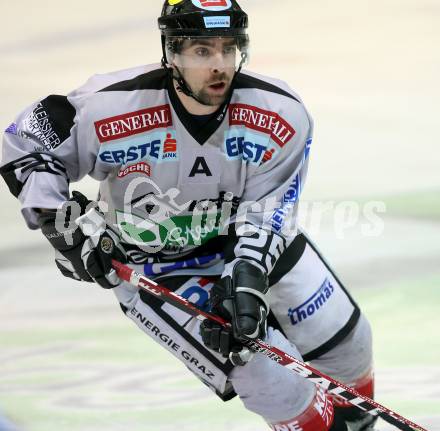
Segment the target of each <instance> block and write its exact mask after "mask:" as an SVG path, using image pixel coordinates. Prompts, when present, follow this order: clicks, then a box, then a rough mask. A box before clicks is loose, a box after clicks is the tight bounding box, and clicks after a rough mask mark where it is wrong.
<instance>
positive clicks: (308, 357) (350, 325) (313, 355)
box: [303, 308, 361, 362]
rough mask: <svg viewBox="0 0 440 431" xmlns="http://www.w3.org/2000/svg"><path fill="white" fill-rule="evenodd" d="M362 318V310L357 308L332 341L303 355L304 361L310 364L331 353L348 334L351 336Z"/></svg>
mask: <svg viewBox="0 0 440 431" xmlns="http://www.w3.org/2000/svg"><path fill="white" fill-rule="evenodd" d="M360 317H361V311H360V309H359V308H355V310H354V311H353V314H352V315H351V317H350V319H349V320H348V322H347V323H346V324H345V326H344V327H343V328H342V329H340V330H339V331H338V332H337V333H336V334H335V335H334V336H333V337H332V338H330V340H328V341H327V342H325V343H324V344H322V345H321V346H319V347H318V348H316V349H314V350H312V351H311V352H308V353H306V354H304V355H303V359H304V361H305V362H308V361H313V360H314V359H318V358H319V357H320V356H322V355H324V354H325V353H327V352H329V351H330V350H332V349H333V348H334V347H336V346H337V345H338V344H339V343H341V342H342V341H343V340H344V339H345V338H346V337H347V336H348V334H350V332H351V331H352V330H353V329H354V327H355V326H356V324H357V323H358V321H359V318H360Z"/></svg>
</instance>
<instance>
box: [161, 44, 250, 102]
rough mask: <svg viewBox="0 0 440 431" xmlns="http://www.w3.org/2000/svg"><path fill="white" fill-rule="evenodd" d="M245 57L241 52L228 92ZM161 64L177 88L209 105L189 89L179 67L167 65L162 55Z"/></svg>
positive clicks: (231, 89)
mask: <svg viewBox="0 0 440 431" xmlns="http://www.w3.org/2000/svg"><path fill="white" fill-rule="evenodd" d="M246 59H247V54H246V53H245V52H242V53H241V60H240V64H239V66H238V69H237V70H236V72H235V73H234V77H233V78H232V81H231V87H230V89H229V91H230V92H232V91H233V87H234V83H235V80H236V78H237V75H238V74H239V73H240V71H241V69H242V67H243V64H244V62H245V61H246ZM162 66H163V67H164V68H166V69H167V70H169V71H170V73H171V76H172V78H173V79H174V80H175V81H176V82H177V90H179V91H181V92H182V93H183V94H185V95H186V96H188V97H192V98H193V99H194V100H195V101H196V102H198V103H200V104H201V105H204V106H211V105H209V103H206V102H204V101H203V100H200V98H199V97H197V96H196V94H194V92H193V91H192V90H191V87H190V86H189V85H188V83H187V82H186V81H185V78H184V77H183V75H182V72H181V71H180V70H179V68H178V67H177V66H176V65H174V69H172V68H170V67H168V66H167V62H166V59H165V57H163V58H162ZM173 70H175V71H176V72H177V76H176V75H175V74H174V72H173ZM229 96H230V94H229ZM229 99H230V97H227V98H226V100H229Z"/></svg>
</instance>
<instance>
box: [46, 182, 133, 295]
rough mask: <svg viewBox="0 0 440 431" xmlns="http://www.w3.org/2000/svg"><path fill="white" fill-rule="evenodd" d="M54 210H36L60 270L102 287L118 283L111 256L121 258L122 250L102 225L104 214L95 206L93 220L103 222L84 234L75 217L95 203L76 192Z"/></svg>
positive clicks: (97, 222) (122, 256) (111, 232)
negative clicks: (94, 231)
mask: <svg viewBox="0 0 440 431" xmlns="http://www.w3.org/2000/svg"><path fill="white" fill-rule="evenodd" d="M72 195H73V197H72V198H71V199H70V200H68V201H66V202H65V204H64V205H63V207H62V208H61V209H60V210H58V211H50V212H42V213H40V214H39V220H38V222H39V225H40V228H41V231H42V232H43V234H44V235H45V237H46V238H47V239H48V240H49V242H50V243H51V244H52V246H53V248H54V249H55V263H56V265H57V267H58V269H59V270H60V271H61V273H62V274H63V275H64V276H66V277H70V278H73V279H75V280H82V281H88V282H94V281H95V282H96V283H98V284H99V285H100V286H101V287H103V288H105V289H111V288H113V287H116V286H118V285H119V284H120V283H121V280H120V279H119V278H118V276H117V275H116V271H115V270H114V269H113V268H112V265H111V259H112V258H113V259H117V260H120V261H123V262H125V261H126V259H125V253H124V251H123V249H122V248H121V247H120V246H119V238H118V236H117V235H116V234H115V233H114V232H113V231H112V230H111V229H109V228H108V227H107V226H106V225H105V221H104V215H103V214H102V213H100V212H99V210H95V211H94V212H93V214H94V217H95V220H94V222H95V224H100V225H101V226H104V228H103V229H101V232H99V233H96V234H91V235H90V236H87V235H85V234H84V233H83V232H82V230H81V229H80V228H79V226H78V225H77V224H76V223H75V219H76V218H77V217H79V216H82V215H84V214H85V213H86V211H88V210H90V209H91V208H94V207H95V208H96V204H95V203H93V202H92V201H89V200H88V199H87V198H86V197H85V196H84V195H82V194H81V193H79V192H75V191H74V192H73V193H72Z"/></svg>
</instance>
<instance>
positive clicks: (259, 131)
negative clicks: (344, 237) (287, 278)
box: [0, 65, 313, 279]
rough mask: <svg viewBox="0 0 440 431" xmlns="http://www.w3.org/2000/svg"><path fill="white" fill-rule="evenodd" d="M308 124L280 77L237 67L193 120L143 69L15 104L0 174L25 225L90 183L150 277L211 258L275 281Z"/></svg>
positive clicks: (167, 85)
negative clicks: (214, 105)
mask: <svg viewBox="0 0 440 431" xmlns="http://www.w3.org/2000/svg"><path fill="white" fill-rule="evenodd" d="M312 129H313V127H312V120H311V118H310V116H309V115H308V113H307V111H306V109H305V108H304V105H303V104H302V102H301V100H300V99H299V97H298V96H297V95H296V94H295V93H294V92H293V91H292V90H290V88H289V87H288V86H287V85H286V84H285V83H283V82H281V81H279V80H275V79H271V78H267V77H263V76H260V75H256V74H254V73H250V72H247V71H244V72H241V73H240V74H239V75H238V76H237V79H236V80H235V82H234V87H233V91H232V93H231V97H230V100H228V101H227V102H226V103H225V104H224V105H223V106H222V107H220V109H219V110H218V111H217V112H216V114H215V115H213V116H212V117H211V119H210V120H209V121H208V122H206V123H205V124H202V125H201V123H200V122H199V121H197V120H195V119H194V117H193V116H192V115H190V114H189V113H188V112H187V111H186V110H185V108H184V107H183V105H182V104H181V102H180V100H179V98H178V96H177V94H176V92H175V90H174V87H173V85H172V81H171V78H170V76H169V74H168V73H167V72H166V71H165V70H164V69H163V68H161V67H160V65H150V66H142V67H137V68H133V69H128V70H124V71H119V72H115V73H110V74H105V75H96V76H93V77H92V78H91V79H90V80H89V81H88V82H87V83H86V84H85V85H84V86H82V87H80V88H79V89H77V90H75V91H73V92H72V93H70V94H68V95H67V97H66V96H59V95H51V96H49V97H47V98H45V99H44V100H40V101H37V102H36V103H34V104H33V105H32V106H30V107H29V108H27V109H26V110H24V111H23V112H22V113H21V114H20V115H19V116H18V117H17V119H16V120H15V122H14V123H12V124H11V125H10V126H9V127H8V128H7V130H6V133H5V134H4V140H3V160H2V164H1V168H0V173H1V174H2V176H3V178H4V179H5V181H6V183H7V184H8V186H9V189H10V190H11V192H12V193H13V194H14V195H15V196H16V197H17V198H18V199H19V200H20V202H21V204H22V211H23V215H24V217H25V219H26V222H27V224H28V226H29V227H30V228H36V227H37V214H36V212H35V211H34V208H56V207H59V205H60V204H62V203H63V202H64V201H65V200H67V199H69V184H70V183H71V182H75V181H79V180H80V179H81V178H83V177H84V176H86V175H90V176H91V177H93V178H95V179H96V180H98V181H100V196H99V199H100V201H101V202H103V203H104V205H103V206H104V207H106V208H104V209H105V210H106V211H105V214H106V219H107V222H108V224H109V225H110V226H113V227H114V228H115V229H116V230H117V231H118V232H119V233H120V235H121V240H122V241H123V243H124V245H125V247H126V248H127V250H128V254H129V257H130V261H131V262H132V263H136V264H142V265H144V268H143V269H144V272H145V273H147V274H149V275H151V274H160V273H162V272H167V271H172V270H174V269H178V268H183V267H191V266H195V267H204V266H208V267H209V266H210V265H213V264H214V263H216V262H219V261H222V262H223V261H225V262H226V268H225V269H224V271H225V272H228V271H229V269H230V268H231V266H232V264H233V262H234V260H235V259H248V260H250V261H252V263H253V264H255V265H257V266H259V267H261V268H262V269H263V270H264V271H266V272H267V273H269V274H271V273H272V272H273V271H274V268H275V267H277V269H276V272H277V274H278V275H277V277H276V278H278V279H279V277H280V274H281V273H285V272H287V271H288V270H289V269H290V267H291V265H289V245H290V244H291V243H292V241H293V239H294V238H295V236H296V235H297V232H296V222H295V218H296V211H297V206H298V198H299V195H300V192H301V189H302V187H303V184H304V180H305V176H306V170H307V160H308V152H309V149H310V145H311V140H312ZM228 268H229V269H228ZM280 271H281V272H280Z"/></svg>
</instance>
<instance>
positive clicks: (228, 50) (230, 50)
mask: <svg viewBox="0 0 440 431" xmlns="http://www.w3.org/2000/svg"><path fill="white" fill-rule="evenodd" d="M223 54H225V55H232V54H235V45H231V46H225V47H224V48H223Z"/></svg>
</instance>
